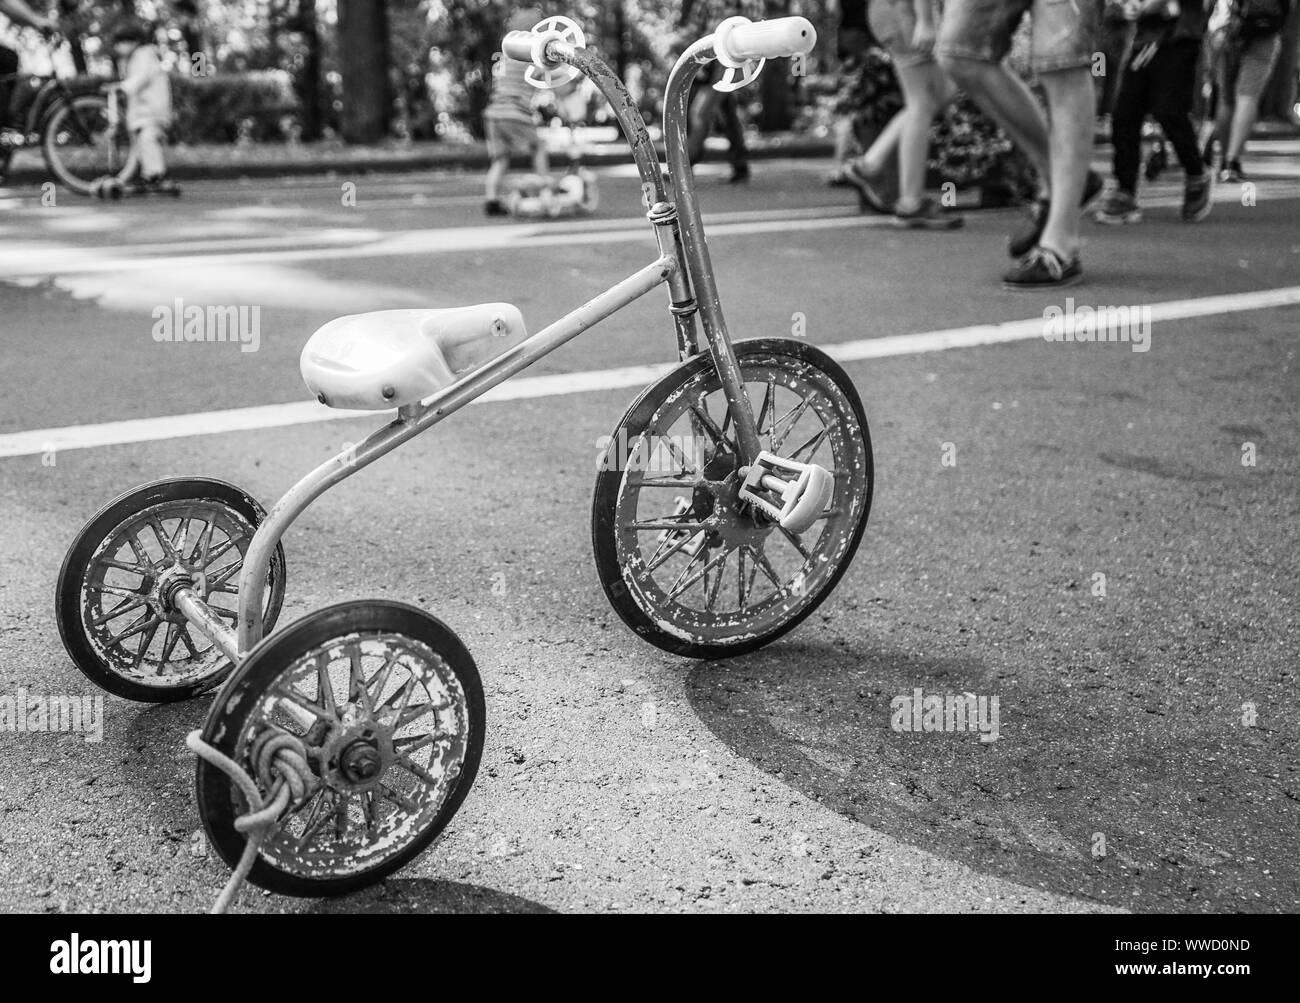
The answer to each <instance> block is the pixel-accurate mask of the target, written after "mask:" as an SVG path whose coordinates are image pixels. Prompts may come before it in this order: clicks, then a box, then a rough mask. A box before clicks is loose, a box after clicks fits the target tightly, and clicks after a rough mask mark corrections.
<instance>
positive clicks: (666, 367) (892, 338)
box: [0, 286, 1300, 457]
mask: <svg viewBox="0 0 1300 1003" xmlns="http://www.w3.org/2000/svg"><path fill="white" fill-rule="evenodd" d="M1297 304H1300V286H1286V287H1283V288H1280V289H1262V290H1259V291H1256V292H1248V293H1229V294H1227V295H1221V296H1202V297H1197V298H1195V299H1185V300H1170V301H1167V302H1164V303H1153V304H1150V307H1151V320H1152V323H1158V322H1166V321H1171V320H1186V319H1189V318H1192V317H1212V316H1216V315H1222V314H1229V313H1242V312H1246V311H1251V310H1271V309H1276V308H1278V307H1286V306H1295V305H1297ZM1042 336H1043V318H1042V317H1030V318H1028V319H1026V320H1013V321H1006V322H1004V323H1000V324H978V325H975V326H973V327H956V328H948V329H946V330H941V331H923V332H920V333H917V334H899V335H889V336H886V337H883V338H862V339H859V340H856V341H842V342H839V343H836V344H830V345H821V346H818V347H820V348H821V349H822V350H823V351H825V352H826V353H827V354H829V355H830V356H831V357H832V358H834V359H836V360H838V361H840V362H860V361H862V360H864V359H882V358H887V357H890V356H900V355H919V354H923V353H926V352H942V351H947V350H949V349H953V348H976V347H979V346H983V345H1000V344H1005V343H1007V342H1012V341H1028V340H1030V339H1033V338H1041V337H1042ZM675 365H676V363H660V364H656V365H644V366H620V367H619V368H617V369H599V370H591V371H587V372H577V373H557V374H554V375H548V376H523V377H517V378H515V379H512V380H507V381H506V382H505V383H502V384H501V385H499V386H497V387H495V388H493V389H492V390H490V391H489V392H488V393H486V394H484V395H483V396H482V397H480V398H478V400H476V401H475V402H474V403H476V404H477V403H487V402H492V401H497V402H500V401H511V400H525V399H530V398H537V397H559V396H564V395H567V394H580V393H592V392H595V391H600V390H618V389H625V388H628V387H637V388H640V387H642V386H645V385H646V384H648V383H651V382H653V381H654V380H657V379H659V377H661V376H663V375H664V374H665V373H667V372H669V371H670V370H671V369H672V368H673V367H674V366H675ZM391 413H392V412H387V411H345V410H336V409H333V408H327V407H325V406H324V405H323V404H320V403H318V402H317V401H295V402H293V403H290V404H264V405H261V406H258V407H242V408H231V409H229V410H225V411H200V412H196V413H193V414H178V415H167V416H165V417H161V418H135V419H130V420H127V421H109V422H101V423H99V424H95V425H67V426H64V427H61V428H38V429H32V430H30V431H25V432H11V433H8V434H5V435H0V457H8V456H34V455H38V454H42V453H47V452H50V451H61V450H69V449H92V448H94V447H97V446H122V445H128V444H130V443H138V442H157V441H160V440H163V439H183V438H189V437H191V436H197V435H216V434H220V433H223V432H246V431H253V430H258V429H266V428H284V427H287V426H289V425H305V424H309V423H311V422H318V421H337V420H340V419H344V418H360V417H366V416H376V417H377V416H380V415H389V414H391Z"/></svg>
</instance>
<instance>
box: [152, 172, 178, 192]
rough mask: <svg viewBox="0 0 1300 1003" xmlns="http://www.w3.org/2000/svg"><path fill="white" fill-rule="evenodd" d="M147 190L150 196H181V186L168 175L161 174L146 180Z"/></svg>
mask: <svg viewBox="0 0 1300 1003" xmlns="http://www.w3.org/2000/svg"><path fill="white" fill-rule="evenodd" d="M144 184H145V188H147V189H148V191H149V194H150V195H173V196H175V195H179V194H180V193H181V186H180V185H178V184H177V183H176V182H175V181H173V180H172V179H171V178H169V177H168V176H167V175H166V174H159V175H158V176H157V177H153V178H145V181H144Z"/></svg>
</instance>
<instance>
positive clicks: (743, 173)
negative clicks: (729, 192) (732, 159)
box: [728, 164, 749, 185]
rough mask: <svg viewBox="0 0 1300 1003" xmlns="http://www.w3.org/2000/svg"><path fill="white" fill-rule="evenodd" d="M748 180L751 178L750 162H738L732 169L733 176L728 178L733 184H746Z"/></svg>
mask: <svg viewBox="0 0 1300 1003" xmlns="http://www.w3.org/2000/svg"><path fill="white" fill-rule="evenodd" d="M748 180H749V165H748V164H737V165H736V166H735V167H733V168H732V169H731V177H730V178H729V179H728V183H729V184H733V185H739V184H744V183H745V182H746V181H748Z"/></svg>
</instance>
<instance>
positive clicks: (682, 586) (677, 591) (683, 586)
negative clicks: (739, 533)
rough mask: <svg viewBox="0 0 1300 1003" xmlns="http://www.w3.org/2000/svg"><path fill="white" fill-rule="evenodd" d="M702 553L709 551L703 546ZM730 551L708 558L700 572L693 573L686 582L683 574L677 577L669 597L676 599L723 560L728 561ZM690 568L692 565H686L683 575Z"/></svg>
mask: <svg viewBox="0 0 1300 1003" xmlns="http://www.w3.org/2000/svg"><path fill="white" fill-rule="evenodd" d="M700 553H701V554H708V551H707V550H705V549H703V548H701V549H700ZM730 553H731V551H730V550H723V551H722V552H721V553H719V554H718V556H717V557H715V558H713V559H712V560H706V561H705V562H704V566H703V567H702V568H701V569H700V571H699V573H698V574H696V575H692V576H691V578H690V579H689V580H687V581H686V582H685V583H683V582H682V578H681V576H679V577H678V579H677V584H676V585H675V586H674V587H673V589H672V591H671V592H669V593H668V598H669V599H675V598H676V597H677V596H679V595H681V594H682V593H683V592H685V591H686V590H687V589H689V588H690V587H691V586H692V585H694V584H695V583H696V582H698V581H699V580H700V579H701V578H702V577H703V576H704V575H705V574H706V573H707V572H708V571H709V570H710V569H712V568H715V567H717V566H718V565H719V564H721V563H722V562H724V561H726V559H727V556H728V555H729V554H730ZM694 563H695V562H694V561H692V562H691V564H694ZM690 569H691V565H690V564H688V565H686V568H685V569H684V570H683V571H682V575H683V576H684V575H685V574H686V572H687V571H689V570H690Z"/></svg>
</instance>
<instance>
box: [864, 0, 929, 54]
mask: <svg viewBox="0 0 1300 1003" xmlns="http://www.w3.org/2000/svg"><path fill="white" fill-rule="evenodd" d="M939 14H940V11H939V7H938V5H937V4H936V5H935V8H934V23H935V25H936V26H937V25H938V24H940V23H941V22H940V17H939ZM867 23H868V24H869V25H870V26H871V33H872V34H873V35H875V36H876V41H878V42H879V43H880V44H881V45H883V46H884V47H885V49H886V50H887V51H888V52H889V55H890V57H891V58H892V59H893V61H894V65H895V66H920V65H921V64H922V63H929V62H933V61H934V57H933V56H930V55H926V54H925V53H924V52H917V51H916V49H914V48H912V32H914V31H915V30H916V11H915V10H914V9H913V7H912V0H871V2H870V3H869V4H868V5H867Z"/></svg>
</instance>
